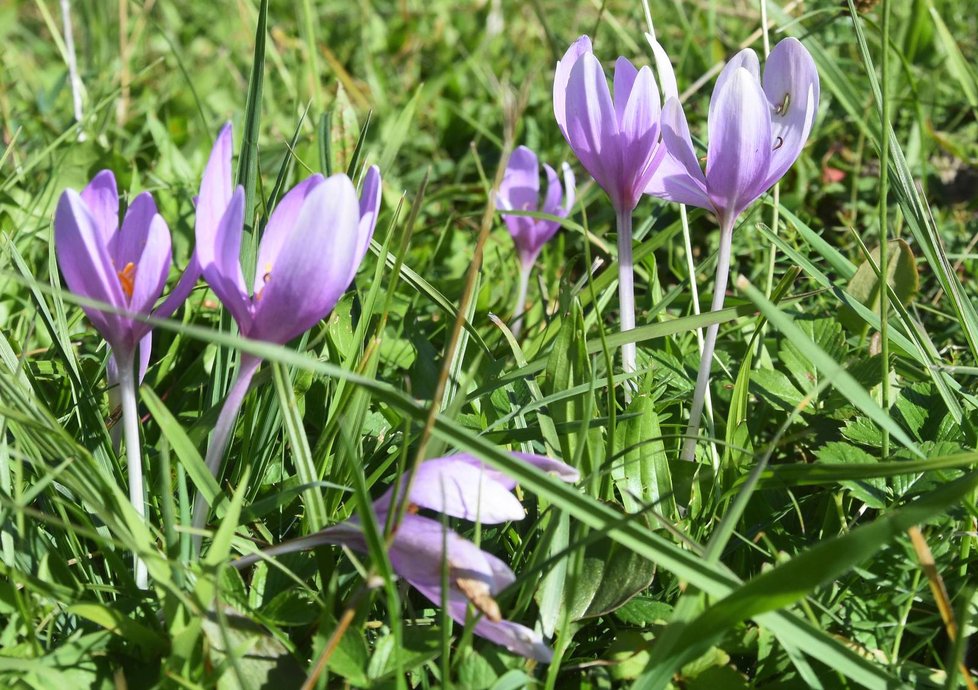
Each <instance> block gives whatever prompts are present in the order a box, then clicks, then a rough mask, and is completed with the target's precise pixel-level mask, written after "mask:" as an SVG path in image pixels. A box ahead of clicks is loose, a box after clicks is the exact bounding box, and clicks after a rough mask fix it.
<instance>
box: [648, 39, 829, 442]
mask: <svg viewBox="0 0 978 690" xmlns="http://www.w3.org/2000/svg"><path fill="white" fill-rule="evenodd" d="M818 97H819V81H818V71H817V70H816V68H815V61H814V60H812V56H811V55H810V54H809V53H808V51H807V50H806V49H805V47H804V46H803V45H802V44H801V43H800V42H799V41H798V40H797V39H795V38H786V39H784V40H782V41H781V42H779V43H778V44H777V45H776V46H775V47H774V50H772V51H771V54H770V55H769V56H768V59H767V64H766V65H765V67H764V78H763V81H762V80H761V75H760V63H759V62H758V59H757V55H756V54H755V53H754V51H753V50H749V49H747V50H742V51H741V52H739V53H737V54H736V55H735V56H734V57H733V58H732V59H731V60H730V62H728V63H727V65H726V67H724V69H723V71H722V72H721V73H720V76H719V77H718V78H717V82H716V86H715V87H714V89H713V97H712V99H711V100H710V111H709V117H708V122H707V130H708V134H709V142H708V149H707V157H706V172H705V173H704V172H703V170H702V169H701V168H700V163H699V160H697V158H696V153H695V152H694V150H693V143H692V140H691V138H690V135H689V126H688V125H687V123H686V115H685V113H684V112H683V108H682V106H681V105H680V103H679V100H678V98H670V99H669V100H668V101H667V102H666V105H665V107H664V108H663V111H662V132H663V140H664V141H665V143H666V146H667V149H668V151H669V154H668V156H667V157H666V160H665V161H664V162H663V164H662V168H661V169H660V174H659V175H657V176H655V177H654V178H653V179H652V180H651V181H650V183H649V185H648V187H647V188H646V191H647V192H648V193H649V194H652V195H654V196H658V197H661V198H664V199H669V200H671V201H676V202H679V203H683V204H690V205H692V206H699V207H701V208H705V209H708V210H710V211H713V212H714V213H715V214H716V216H717V220H718V221H719V223H720V249H719V252H718V254H717V273H716V280H715V284H714V294H713V304H712V309H713V311H717V310H719V309H721V308H722V307H723V297H724V293H725V292H726V289H727V277H728V274H729V270H730V249H731V242H732V239H733V229H734V224H735V223H736V221H737V217H738V216H739V215H740V214H741V213H743V211H744V210H745V209H746V208H747V207H748V206H749V205H750V204H751V203H753V202H754V201H755V200H756V199H757V198H758V197H760V196H761V195H762V194H764V192H766V191H767V190H768V189H770V188H771V187H772V186H773V185H775V184H776V183H777V182H778V180H780V179H781V178H782V177H783V176H784V174H785V173H786V172H787V171H788V168H790V167H791V165H792V164H793V163H794V162H795V160H797V159H798V156H799V155H800V154H801V150H802V148H803V147H804V145H805V142H806V141H807V139H808V135H809V133H810V132H811V129H812V125H813V124H814V122H815V115H816V113H817V111H818ZM718 328H719V326H718V325H717V324H713V325H712V326H710V327H709V329H708V330H707V334H706V338H705V339H704V341H703V352H702V354H701V359H700V367H699V373H698V374H697V377H696V388H695V391H694V393H693V399H692V402H691V404H690V413H689V424H688V426H687V427H686V441H685V443H684V446H683V451H682V457H683V458H685V459H686V460H693V458H694V456H695V453H696V438H697V435H698V434H699V424H700V415H701V414H702V411H703V402H704V399H705V396H706V389H707V387H708V386H709V379H710V366H711V364H712V361H713V349H714V346H715V345H716V336H717V331H718Z"/></svg>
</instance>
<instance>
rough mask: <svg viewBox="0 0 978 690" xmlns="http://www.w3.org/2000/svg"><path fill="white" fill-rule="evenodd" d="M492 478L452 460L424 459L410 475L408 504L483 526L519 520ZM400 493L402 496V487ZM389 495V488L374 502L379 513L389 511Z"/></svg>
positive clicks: (518, 509)
mask: <svg viewBox="0 0 978 690" xmlns="http://www.w3.org/2000/svg"><path fill="white" fill-rule="evenodd" d="M495 475H496V473H492V472H488V471H486V470H485V469H484V468H483V467H481V466H479V465H475V464H472V463H469V462H466V461H465V460H459V459H458V458H455V457H447V458H436V459H433V460H427V461H425V462H423V463H421V464H420V465H419V466H418V469H417V471H416V472H415V473H414V480H413V481H412V482H411V491H410V493H409V494H408V501H409V502H410V503H413V504H414V505H417V506H420V507H422V508H428V509H429V510H435V511H438V512H439V513H444V514H445V515H451V516H452V517H457V518H464V519H466V520H472V521H477V522H483V523H485V524H497V523H500V522H510V521H513V520H522V519H523V518H524V517H525V516H526V511H524V510H523V506H522V505H521V504H520V502H519V500H517V498H516V496H514V495H513V494H512V493H510V491H509V488H507V486H505V485H504V484H502V483H500V482H499V481H498V480H497V479H496V476H495ZM406 480H407V477H405V478H404V481H406ZM400 493H401V495H403V493H404V491H403V488H402V490H401V492H400ZM392 494H393V489H390V490H388V491H387V493H385V494H384V496H383V497H381V498H380V499H379V500H378V501H377V503H376V505H377V509H378V510H379V511H384V512H386V511H387V510H388V509H389V506H390V504H391V496H392Z"/></svg>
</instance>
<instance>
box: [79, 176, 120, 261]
mask: <svg viewBox="0 0 978 690" xmlns="http://www.w3.org/2000/svg"><path fill="white" fill-rule="evenodd" d="M80 196H81V198H82V201H84V202H85V205H86V206H87V207H88V211H89V213H91V214H92V219H93V221H94V223H95V230H96V231H97V232H98V233H99V235H100V236H101V238H102V242H103V243H105V244H108V242H109V240H110V239H111V238H112V236H113V235H114V234H115V231H116V230H118V228H119V190H118V187H116V182H115V175H113V174H112V171H111V170H102V171H101V172H99V173H98V174H96V175H95V177H93V178H92V181H91V182H89V183H88V185H86V186H85V189H83V190H82V191H81V195H80Z"/></svg>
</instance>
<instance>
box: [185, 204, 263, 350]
mask: <svg viewBox="0 0 978 690" xmlns="http://www.w3.org/2000/svg"><path fill="white" fill-rule="evenodd" d="M244 202H245V198H244V188H243V187H241V186H239V187H238V188H237V189H235V190H234V194H233V195H232V196H231V202H230V203H229V204H228V207H227V210H226V211H225V213H224V215H223V216H222V218H221V221H220V222H219V223H218V224H217V231H216V232H215V233H214V242H215V248H218V249H220V253H218V254H215V255H214V256H213V258H212V259H211V261H210V263H207V264H204V265H203V266H202V269H203V272H204V279H205V280H206V281H207V284H208V285H210V286H211V290H213V291H214V294H215V295H217V297H218V299H220V300H221V303H222V304H224V307H225V309H227V310H228V311H229V312H231V316H232V317H234V320H235V321H236V322H237V324H238V328H239V329H241V331H242V333H244V335H249V334H250V331H251V322H252V316H251V299H250V298H249V297H248V292H247V289H246V288H245V282H244V276H243V275H242V273H241V254H240V252H241V234H242V233H243V232H244ZM199 247H200V245H198V248H199Z"/></svg>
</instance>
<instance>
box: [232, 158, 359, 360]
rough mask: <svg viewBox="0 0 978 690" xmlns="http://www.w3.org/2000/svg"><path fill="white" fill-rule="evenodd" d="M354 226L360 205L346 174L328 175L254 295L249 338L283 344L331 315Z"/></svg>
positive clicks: (350, 259)
mask: <svg viewBox="0 0 978 690" xmlns="http://www.w3.org/2000/svg"><path fill="white" fill-rule="evenodd" d="M359 223H360V204H359V201H358V199H357V193H356V190H355V189H354V188H353V183H352V182H351V181H350V178H348V177H347V176H346V175H333V176H332V177H330V178H328V179H327V180H325V181H324V182H323V183H322V184H319V185H316V186H315V188H314V189H313V190H311V191H310V193H309V195H308V197H306V201H305V203H304V204H303V206H302V210H301V211H300V213H299V216H298V217H297V218H296V221H295V227H294V229H293V230H292V232H291V233H290V235H289V240H288V242H287V243H286V244H285V246H283V247H282V249H281V251H280V252H279V254H278V256H277V257H276V259H275V262H274V264H273V265H272V267H271V270H270V271H268V272H266V273H265V275H264V278H265V281H264V282H265V285H264V288H263V290H262V292H261V293H256V294H255V302H256V304H255V310H254V331H253V332H252V333H251V334H250V335H251V336H252V337H255V338H258V339H261V340H268V341H271V342H277V343H286V342H288V341H289V340H291V339H292V338H294V337H295V336H297V335H299V334H300V333H303V332H305V331H307V330H308V329H309V328H311V327H312V326H314V325H315V324H316V323H317V322H319V321H321V320H322V319H323V318H324V317H325V316H326V315H327V314H329V312H330V311H332V309H333V307H334V306H335V305H336V302H337V301H338V300H339V298H340V296H342V294H343V292H344V291H345V290H346V289H347V287H349V285H350V266H351V264H353V263H354V262H355V259H356V252H357V240H358V237H357V230H358V226H359ZM264 268H266V267H264V266H263V269H264Z"/></svg>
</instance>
